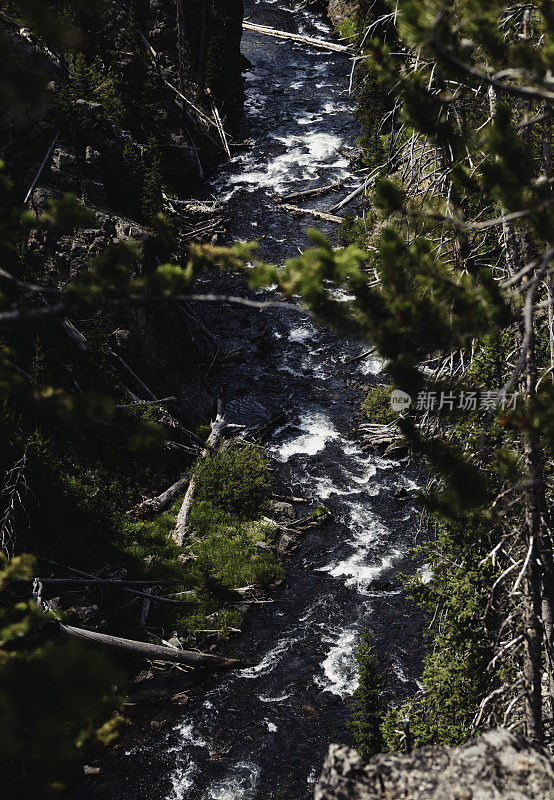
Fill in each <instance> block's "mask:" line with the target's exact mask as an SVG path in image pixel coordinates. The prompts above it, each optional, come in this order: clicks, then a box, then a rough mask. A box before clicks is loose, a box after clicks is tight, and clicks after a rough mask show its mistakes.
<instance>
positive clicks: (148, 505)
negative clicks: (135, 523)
mask: <svg viewBox="0 0 554 800" xmlns="http://www.w3.org/2000/svg"><path fill="white" fill-rule="evenodd" d="M188 482H189V479H188V476H187V477H184V478H179V480H178V481H175V483H174V484H173V485H172V486H170V487H169V489H166V490H165V492H162V493H161V494H159V495H158V496H157V497H150V498H149V499H148V500H143V502H142V503H139V504H138V505H137V506H136V507H135V508H134V509H133V512H134V514H135V515H136V516H137V517H147V516H149V515H150V514H159V513H160V511H164V509H166V508H168V507H169V506H170V505H171V503H172V502H173V501H174V500H175V498H176V497H178V496H179V495H180V494H181V493H182V492H183V491H184V490H185V487H186V486H187V484H188Z"/></svg>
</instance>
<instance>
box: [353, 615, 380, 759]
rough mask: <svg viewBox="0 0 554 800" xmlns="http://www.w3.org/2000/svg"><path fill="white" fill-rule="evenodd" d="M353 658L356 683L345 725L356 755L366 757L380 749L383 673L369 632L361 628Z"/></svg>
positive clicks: (378, 751)
mask: <svg viewBox="0 0 554 800" xmlns="http://www.w3.org/2000/svg"><path fill="white" fill-rule="evenodd" d="M356 661H357V665H358V676H359V683H358V686H357V687H356V689H355V690H354V695H353V698H352V714H351V717H350V721H349V726H350V730H351V731H352V733H353V735H354V740H355V742H356V746H357V748H358V750H359V752H360V755H361V756H362V758H365V759H368V758H371V756H373V755H375V754H376V753H380V752H381V751H382V749H383V735H382V733H381V725H382V721H383V715H384V713H385V711H386V707H387V703H386V700H385V697H384V694H383V691H384V681H383V676H382V675H381V672H380V669H379V661H378V659H377V656H376V655H375V652H374V648H373V637H372V635H371V633H370V631H365V632H364V634H363V636H362V642H361V644H360V646H359V648H358V651H357V653H356Z"/></svg>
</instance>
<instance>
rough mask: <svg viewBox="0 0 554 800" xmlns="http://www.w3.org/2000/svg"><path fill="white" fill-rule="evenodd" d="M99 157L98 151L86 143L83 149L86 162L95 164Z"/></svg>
mask: <svg viewBox="0 0 554 800" xmlns="http://www.w3.org/2000/svg"><path fill="white" fill-rule="evenodd" d="M99 159H100V153H99V152H98V150H95V149H94V148H93V147H91V146H90V145H87V147H86V150H85V161H86V162H87V164H96V163H97V162H98V160H99Z"/></svg>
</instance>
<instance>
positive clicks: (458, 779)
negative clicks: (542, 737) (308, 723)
mask: <svg viewBox="0 0 554 800" xmlns="http://www.w3.org/2000/svg"><path fill="white" fill-rule="evenodd" d="M315 800H554V758H553V757H552V755H551V754H549V753H547V752H546V751H545V750H543V749H542V748H540V747H535V746H534V745H532V744H530V743H529V742H527V741H526V740H525V739H524V738H523V737H521V736H516V735H514V734H512V733H510V732H508V731H505V730H494V731H489V732H488V733H485V734H484V735H483V736H480V737H479V738H477V739H472V740H471V741H469V742H467V744H465V745H463V746H462V747H454V748H453V747H423V748H421V749H420V750H415V751H414V752H413V753H410V754H406V755H403V754H402V755H401V754H397V753H390V754H382V755H378V756H375V757H374V758H372V759H370V761H369V762H368V763H367V764H366V763H364V761H362V759H361V758H360V756H359V755H358V753H357V752H356V751H355V750H352V749H351V748H349V747H344V746H342V745H337V744H333V745H331V747H330V748H329V754H328V755H327V758H326V760H325V764H324V765H323V772H322V774H321V776H320V778H319V781H318V783H317V785H316V789H315Z"/></svg>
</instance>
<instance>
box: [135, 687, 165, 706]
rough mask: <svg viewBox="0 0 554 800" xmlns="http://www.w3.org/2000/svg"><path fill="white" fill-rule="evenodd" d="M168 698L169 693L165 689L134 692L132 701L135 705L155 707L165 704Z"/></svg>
mask: <svg viewBox="0 0 554 800" xmlns="http://www.w3.org/2000/svg"><path fill="white" fill-rule="evenodd" d="M166 697H167V691H165V690H164V689H143V690H142V691H139V692H134V694H133V696H132V698H131V700H132V702H133V703H140V704H141V705H147V706H153V705H157V704H158V703H161V702H163V701H164V700H165V699H166Z"/></svg>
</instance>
